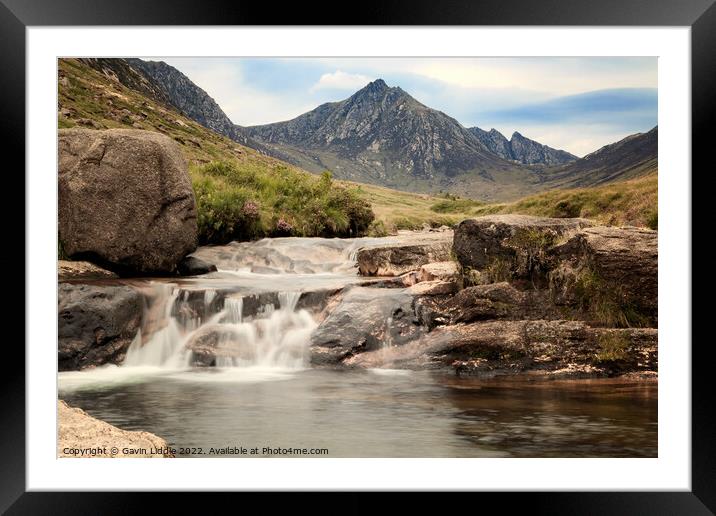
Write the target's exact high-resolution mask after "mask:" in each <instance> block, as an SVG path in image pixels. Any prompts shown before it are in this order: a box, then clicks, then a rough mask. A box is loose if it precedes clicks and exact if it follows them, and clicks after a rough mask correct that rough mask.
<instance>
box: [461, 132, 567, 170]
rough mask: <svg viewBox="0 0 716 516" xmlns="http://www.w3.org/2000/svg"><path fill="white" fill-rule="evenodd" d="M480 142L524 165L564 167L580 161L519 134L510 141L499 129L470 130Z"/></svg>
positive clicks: (502, 155)
mask: <svg viewBox="0 0 716 516" xmlns="http://www.w3.org/2000/svg"><path fill="white" fill-rule="evenodd" d="M468 131H470V132H471V133H472V134H474V135H475V136H476V137H477V139H478V140H480V142H481V143H482V144H483V145H484V146H485V147H487V148H488V149H490V150H491V151H492V152H493V153H495V154H497V155H498V156H500V157H501V158H503V159H506V160H511V161H517V162H519V163H522V164H524V165H547V166H549V165H563V164H565V163H570V162H572V161H575V160H577V159H579V158H578V157H577V156H575V155H574V154H570V153H569V152H567V151H563V150H558V149H553V148H552V147H548V146H547V145H542V144H541V143H539V142H536V141H534V140H530V139H529V138H525V137H524V136H522V135H521V134H520V133H518V132H516V131H515V132H514V133H513V134H512V138H511V139H510V140H508V139H507V138H505V137H504V136H503V134H502V133H501V132H499V131H498V130H497V129H490V130H489V131H485V130H483V129H480V128H479V127H470V128H469V129H468Z"/></svg>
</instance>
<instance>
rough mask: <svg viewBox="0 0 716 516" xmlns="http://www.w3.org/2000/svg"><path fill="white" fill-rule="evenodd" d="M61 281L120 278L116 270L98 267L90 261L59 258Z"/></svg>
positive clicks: (58, 267) (58, 273)
mask: <svg viewBox="0 0 716 516" xmlns="http://www.w3.org/2000/svg"><path fill="white" fill-rule="evenodd" d="M57 277H58V280H59V281H61V282H62V281H75V280H96V279H112V278H118V277H119V276H117V275H116V274H115V273H114V272H112V271H108V270H106V269H103V268H102V267H98V266H97V265H95V264H93V263H90V262H82V261H77V262H73V261H69V260H59V261H58V262H57Z"/></svg>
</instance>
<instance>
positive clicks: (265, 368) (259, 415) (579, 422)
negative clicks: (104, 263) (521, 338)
mask: <svg viewBox="0 0 716 516" xmlns="http://www.w3.org/2000/svg"><path fill="white" fill-rule="evenodd" d="M400 239H401V236H400V235H398V236H397V237H387V238H381V239H371V238H364V239H321V238H276V239H264V240H261V241H258V242H249V243H238V242H235V243H232V244H229V245H226V246H217V247H204V248H200V249H199V250H198V251H197V252H196V253H195V256H198V257H199V258H202V259H205V260H206V261H209V262H211V263H214V264H216V265H217V267H218V271H217V272H214V273H210V274H208V275H205V276H201V277H195V278H181V279H177V280H167V279H161V280H159V279H157V280H150V279H142V280H132V281H133V282H134V283H133V284H134V285H135V286H137V287H138V288H141V289H143V291H144V292H145V299H146V300H147V301H146V304H145V313H144V316H143V323H142V329H141V330H140V331H139V332H138V333H137V336H136V338H135V339H134V341H133V342H132V344H131V346H130V348H129V350H128V351H127V355H126V358H125V360H124V362H123V363H122V364H121V365H119V366H116V365H108V366H102V367H97V368H95V369H88V370H83V371H69V372H61V373H59V396H60V398H61V399H64V400H65V401H66V402H67V403H68V404H69V405H71V406H77V407H80V408H82V409H83V410H85V411H87V412H88V413H89V414H90V415H92V416H94V417H97V418H99V419H101V420H104V421H107V422H108V423H111V424H113V425H116V426H118V427H120V428H122V429H126V430H145V431H148V432H152V433H154V434H156V435H158V436H160V437H162V438H164V439H166V440H167V442H168V443H169V445H170V446H173V447H176V448H181V449H182V451H181V452H180V453H179V455H180V456H192V457H197V456H199V457H201V456H238V457H241V456H249V455H247V454H246V453H243V452H241V451H240V450H250V449H252V448H256V449H258V450H260V452H259V456H267V457H268V456H285V455H289V456H296V453H295V452H292V453H288V452H286V450H295V449H314V450H318V449H320V450H327V451H321V452H320V456H327V457H656V456H657V383H656V382H644V381H629V380H620V379H599V380H595V379H592V380H570V381H567V380H548V379H536V378H532V377H529V376H526V375H525V376H515V377H501V378H494V379H478V378H469V377H467V378H464V377H456V376H449V375H446V374H440V373H436V372H430V371H408V370H393V369H385V368H380V367H378V368H374V369H356V370H343V369H333V368H313V367H311V366H310V348H309V346H310V339H311V334H312V333H313V331H314V330H315V329H316V328H317V327H318V325H319V323H320V321H321V318H322V317H325V311H326V310H327V306H328V305H329V304H330V302H331V296H332V295H334V294H335V293H336V292H340V291H341V289H345V288H354V289H361V288H364V286H365V284H366V283H370V282H372V281H378V280H376V279H370V278H364V277H360V276H359V275H358V274H357V269H356V264H355V262H356V257H355V253H356V251H357V250H358V249H359V248H361V247H364V246H371V245H382V244H390V243H395V242H397V241H399V240H400ZM122 281H125V282H126V280H122ZM361 285H363V286H361ZM366 290H367V289H366ZM380 290H381V291H388V290H389V291H390V292H389V294H390V295H394V294H395V295H400V291H401V289H399V288H391V289H380ZM368 293H369V294H370V291H368ZM370 302H371V297H370V295H368V296H367V297H366V303H370ZM375 302H376V303H377V302H378V300H377V298H376V299H375ZM365 313H369V311H366V312H365ZM361 315H362V314H361V313H356V314H355V320H356V321H361ZM385 320H386V324H390V314H385ZM386 335H388V336H389V335H390V332H389V331H386ZM389 340H390V339H387V338H386V342H382V343H381V345H382V346H391V345H396V344H394V343H392V342H391V341H389ZM206 366H210V367H206ZM199 450H201V451H199ZM281 450H283V451H281Z"/></svg>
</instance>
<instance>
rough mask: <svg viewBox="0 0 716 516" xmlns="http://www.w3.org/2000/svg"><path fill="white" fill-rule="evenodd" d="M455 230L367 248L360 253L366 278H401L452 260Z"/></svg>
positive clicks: (420, 235) (359, 264)
mask: <svg viewBox="0 0 716 516" xmlns="http://www.w3.org/2000/svg"><path fill="white" fill-rule="evenodd" d="M452 236H453V235H452V231H443V232H436V233H414V234H412V235H407V236H403V237H401V238H400V239H398V240H397V241H395V242H394V243H388V244H382V245H376V246H367V247H363V248H361V249H359V250H358V251H357V253H356V258H357V262H358V271H359V272H360V274H362V275H363V276H400V275H402V274H405V273H406V272H410V271H414V270H418V269H419V268H420V267H421V266H423V265H425V264H428V263H432V262H442V261H447V260H449V259H450V249H451V247H452Z"/></svg>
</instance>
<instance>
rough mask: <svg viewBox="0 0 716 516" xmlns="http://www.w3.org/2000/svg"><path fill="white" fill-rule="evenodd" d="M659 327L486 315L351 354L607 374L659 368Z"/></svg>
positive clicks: (403, 364) (377, 361)
mask: <svg viewBox="0 0 716 516" xmlns="http://www.w3.org/2000/svg"><path fill="white" fill-rule="evenodd" d="M657 340H658V339H657V330H656V329H653V328H643V329H635V328H630V329H604V328H593V327H590V326H589V325H587V324H586V323H585V322H582V321H563V320H555V321H544V320H535V321H487V322H477V323H472V324H458V325H453V326H444V327H440V328H437V329H436V330H434V331H433V332H431V333H429V334H427V335H424V336H423V337H422V338H420V339H419V340H416V341H413V342H410V343H408V344H406V345H405V346H402V347H396V346H393V347H389V348H384V349H381V350H377V351H374V352H369V353H362V354H360V355H356V356H354V357H352V358H349V359H348V360H347V361H346V364H347V365H351V366H355V367H389V368H409V369H426V368H427V369H430V368H447V369H453V370H455V371H456V372H457V373H458V374H467V373H470V374H482V373H487V374H495V373H501V374H502V373H520V372H524V371H547V372H549V371H562V372H563V371H564V370H565V369H566V368H570V367H571V368H573V369H575V370H579V371H582V372H585V371H587V370H589V371H591V374H593V375H599V376H605V375H606V376H608V375H616V374H622V373H625V372H634V371H642V372H644V371H656V370H657V365H658V364H657V351H658V350H657Z"/></svg>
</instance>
